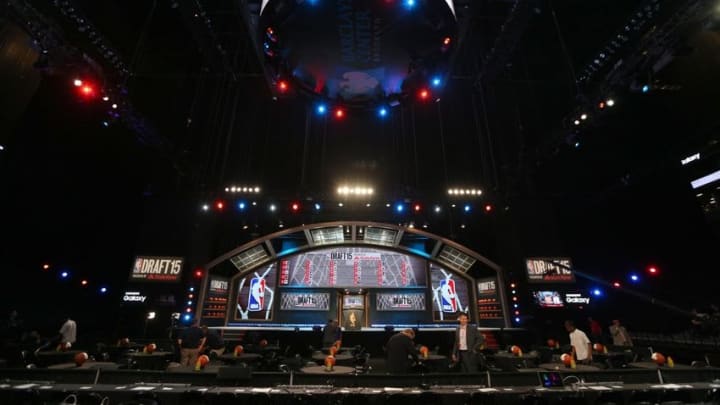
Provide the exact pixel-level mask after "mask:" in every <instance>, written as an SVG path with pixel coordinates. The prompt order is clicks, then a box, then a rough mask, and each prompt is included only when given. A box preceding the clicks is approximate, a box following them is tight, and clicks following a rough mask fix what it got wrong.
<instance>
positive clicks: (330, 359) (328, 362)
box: [325, 356, 335, 367]
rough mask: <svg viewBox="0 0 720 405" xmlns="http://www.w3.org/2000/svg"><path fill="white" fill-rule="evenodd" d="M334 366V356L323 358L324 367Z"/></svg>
mask: <svg viewBox="0 0 720 405" xmlns="http://www.w3.org/2000/svg"><path fill="white" fill-rule="evenodd" d="M334 365H335V357H334V356H327V357H325V367H332V366H334Z"/></svg>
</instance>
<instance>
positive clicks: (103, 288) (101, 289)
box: [100, 287, 108, 294]
mask: <svg viewBox="0 0 720 405" xmlns="http://www.w3.org/2000/svg"><path fill="white" fill-rule="evenodd" d="M107 291H108V289H107V287H100V294H105V293H106V292H107Z"/></svg>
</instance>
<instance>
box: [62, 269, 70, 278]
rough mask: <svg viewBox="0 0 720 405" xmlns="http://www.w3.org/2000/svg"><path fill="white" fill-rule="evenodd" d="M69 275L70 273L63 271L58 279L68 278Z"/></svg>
mask: <svg viewBox="0 0 720 405" xmlns="http://www.w3.org/2000/svg"><path fill="white" fill-rule="evenodd" d="M69 275H70V273H68V272H67V271H63V272H62V273H60V277H62V278H68V276H69Z"/></svg>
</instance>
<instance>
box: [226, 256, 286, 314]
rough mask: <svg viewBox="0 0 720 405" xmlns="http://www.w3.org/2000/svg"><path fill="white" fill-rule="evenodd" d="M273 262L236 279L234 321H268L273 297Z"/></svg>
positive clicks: (274, 266)
mask: <svg viewBox="0 0 720 405" xmlns="http://www.w3.org/2000/svg"><path fill="white" fill-rule="evenodd" d="M275 268H276V265H275V263H273V264H271V265H269V266H265V267H261V268H259V269H257V270H255V271H253V272H251V273H250V274H248V275H246V276H245V277H242V278H240V279H239V280H238V281H237V283H238V284H237V294H236V298H235V320H236V321H269V320H271V319H272V314H273V312H272V310H273V300H274V298H275V277H276V271H275Z"/></svg>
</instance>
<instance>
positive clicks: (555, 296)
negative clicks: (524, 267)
mask: <svg viewBox="0 0 720 405" xmlns="http://www.w3.org/2000/svg"><path fill="white" fill-rule="evenodd" d="M532 295H533V300H534V301H535V303H536V304H537V305H538V306H540V307H542V308H561V307H563V306H564V303H563V300H562V297H561V296H560V293H559V292H557V291H534V292H533V293H532Z"/></svg>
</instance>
